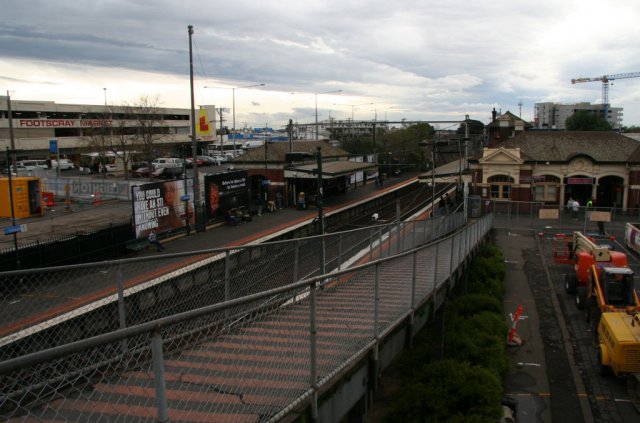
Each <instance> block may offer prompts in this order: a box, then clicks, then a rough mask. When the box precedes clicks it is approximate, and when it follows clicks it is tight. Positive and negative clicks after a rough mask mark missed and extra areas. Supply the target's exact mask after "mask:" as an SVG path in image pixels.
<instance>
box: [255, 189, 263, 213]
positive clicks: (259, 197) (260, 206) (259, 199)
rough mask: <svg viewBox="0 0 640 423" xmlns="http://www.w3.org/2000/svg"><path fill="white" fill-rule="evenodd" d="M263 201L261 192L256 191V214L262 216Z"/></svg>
mask: <svg viewBox="0 0 640 423" xmlns="http://www.w3.org/2000/svg"><path fill="white" fill-rule="evenodd" d="M263 203H264V197H263V196H262V193H258V197H257V198H256V204H257V205H258V216H262V205H263Z"/></svg>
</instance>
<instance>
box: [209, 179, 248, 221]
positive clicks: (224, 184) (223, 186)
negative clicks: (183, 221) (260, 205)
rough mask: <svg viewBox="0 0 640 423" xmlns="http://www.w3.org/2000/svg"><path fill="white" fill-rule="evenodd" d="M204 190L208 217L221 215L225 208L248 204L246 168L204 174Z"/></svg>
mask: <svg viewBox="0 0 640 423" xmlns="http://www.w3.org/2000/svg"><path fill="white" fill-rule="evenodd" d="M204 191H205V198H206V210H207V218H209V219H212V218H214V217H216V216H221V215H222V214H223V213H225V212H226V211H227V210H231V209H234V208H238V207H247V206H249V186H248V184H247V171H246V170H237V171H233V172H224V173H216V174H213V175H206V176H205V178H204Z"/></svg>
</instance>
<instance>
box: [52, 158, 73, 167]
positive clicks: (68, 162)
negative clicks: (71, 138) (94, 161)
mask: <svg viewBox="0 0 640 423" xmlns="http://www.w3.org/2000/svg"><path fill="white" fill-rule="evenodd" d="M74 167H75V166H74V165H73V162H72V161H71V160H69V159H60V170H67V169H73V168H74ZM57 168H58V161H57V160H51V169H57Z"/></svg>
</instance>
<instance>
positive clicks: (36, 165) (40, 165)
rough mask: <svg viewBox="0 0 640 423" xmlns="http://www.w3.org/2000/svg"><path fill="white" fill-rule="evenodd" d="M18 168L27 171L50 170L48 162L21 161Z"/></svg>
mask: <svg viewBox="0 0 640 423" xmlns="http://www.w3.org/2000/svg"><path fill="white" fill-rule="evenodd" d="M18 166H22V167H24V168H25V169H26V170H29V171H31V170H36V169H49V166H47V161H46V160H20V161H19V162H18Z"/></svg>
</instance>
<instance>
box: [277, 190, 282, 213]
mask: <svg viewBox="0 0 640 423" xmlns="http://www.w3.org/2000/svg"><path fill="white" fill-rule="evenodd" d="M276 208H277V209H278V210H282V194H281V193H280V191H276Z"/></svg>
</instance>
